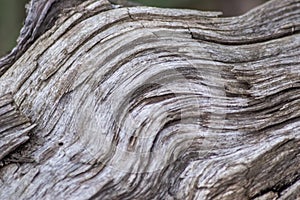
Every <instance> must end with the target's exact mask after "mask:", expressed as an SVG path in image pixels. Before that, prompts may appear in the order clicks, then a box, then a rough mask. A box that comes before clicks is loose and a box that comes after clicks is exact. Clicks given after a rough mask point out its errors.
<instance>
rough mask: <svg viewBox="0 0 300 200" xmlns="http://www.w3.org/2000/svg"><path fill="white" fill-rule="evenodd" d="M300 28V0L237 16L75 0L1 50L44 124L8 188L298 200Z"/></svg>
mask: <svg viewBox="0 0 300 200" xmlns="http://www.w3.org/2000/svg"><path fill="white" fill-rule="evenodd" d="M32 2H34V1H32ZM37 2H38V1H37ZM40 2H44V3H45V2H46V1H40ZM49 2H50V1H49ZM77 2H79V1H77ZM32 5H33V4H32ZM43 5H44V6H45V5H46V4H43ZM72 5H73V4H72ZM74 5H75V4H74ZM38 8H40V7H38ZM46 10H47V9H46ZM48 10H49V9H48ZM50 10H51V9H50ZM52 12H53V11H52ZM35 13H36V12H35ZM39 19H44V18H43V16H40V18H39ZM42 21H43V20H42ZM25 27H26V24H25ZM29 27H30V26H29ZM30 30H33V29H30ZM43 30H46V29H43ZM299 30H300V1H299V0H273V1H270V2H268V3H266V4H265V5H263V6H261V7H258V8H256V9H254V10H252V11H250V12H248V13H246V14H244V15H242V16H237V17H231V18H223V17H221V16H220V13H218V12H201V11H194V10H179V9H161V8H151V7H122V6H117V5H113V4H110V3H109V2H108V1H106V0H99V1H92V0H90V1H84V2H83V3H81V4H78V3H76V6H75V7H74V8H68V9H67V11H66V12H64V14H63V15H61V16H60V17H58V19H57V21H56V23H55V25H54V26H53V27H52V28H51V29H50V30H48V31H47V32H46V33H44V34H42V35H41V36H40V37H39V38H38V37H36V38H38V39H36V38H35V39H34V41H35V42H34V43H33V44H32V45H27V47H26V48H25V50H26V49H27V50H26V51H25V50H24V51H21V53H19V54H20V56H19V57H18V56H15V57H14V58H15V59H16V61H15V62H12V61H8V60H7V59H6V60H5V59H4V60H1V63H0V66H2V68H1V72H3V74H2V75H1V77H0V94H7V93H11V94H12V98H13V99H11V100H10V101H12V100H14V101H15V103H16V105H18V110H19V111H20V112H21V113H22V115H24V116H26V117H27V118H29V119H31V123H32V124H36V127H35V128H34V129H33V130H31V134H30V136H29V137H28V136H26V134H24V135H23V134H22V137H20V138H19V139H20V140H21V139H22V138H23V140H22V141H25V140H28V141H27V143H26V144H23V145H22V146H21V147H19V150H18V151H20V152H21V153H22V155H26V156H27V157H30V158H32V159H33V162H21V163H15V162H4V165H3V166H2V167H1V168H0V177H1V179H0V181H1V182H0V198H1V199H101V200H104V199H197V200H198V199H199V200H202V199H297V198H298V199H299V198H300V193H299V191H300V171H299V166H300V120H299V119H300V100H299V99H300V98H299V96H300V92H299V91H300V90H299V88H300V78H299V77H300V63H299V62H300V59H299V57H300V48H299V46H300V35H299ZM42 32H43V31H42ZM21 40H22V38H21ZM24 41H26V40H24ZM19 45H21V46H20V47H19V49H22V48H21V47H22V44H19ZM3 66H4V67H3ZM0 103H2V102H1V100H0ZM0 117H2V116H0ZM0 128H1V125H0ZM15 134H17V133H15ZM0 141H1V142H3V140H2V137H1V136H0ZM18 144H21V142H19V143H18ZM1 148H2V146H1V145H0V150H1ZM4 152H5V151H4ZM5 154H12V155H13V154H14V152H13V150H12V151H9V152H7V153H5ZM2 157H3V156H2ZM2 157H1V154H0V159H2ZM4 160H5V158H4Z"/></svg>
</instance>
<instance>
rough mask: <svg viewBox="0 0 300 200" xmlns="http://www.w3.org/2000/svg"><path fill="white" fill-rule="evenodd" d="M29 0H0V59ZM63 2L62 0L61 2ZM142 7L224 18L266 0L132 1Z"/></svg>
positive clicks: (15, 34) (12, 42)
mask: <svg viewBox="0 0 300 200" xmlns="http://www.w3.org/2000/svg"><path fill="white" fill-rule="evenodd" d="M28 1H29V0H0V57H1V56H3V55H5V54H6V53H8V52H9V51H10V50H11V49H12V48H13V47H14V46H15V45H16V39H17V37H18V35H19V32H20V29H21V27H22V24H23V22H24V18H25V4H26V3H27V2H28ZM62 1H63V0H62ZM132 1H135V2H139V3H141V4H143V5H149V6H158V7H173V8H193V9H199V10H205V11H222V12H223V13H224V16H235V15H239V14H242V13H245V12H247V11H248V10H250V9H251V8H253V7H255V6H257V5H259V4H262V3H263V2H265V1H266V0H132Z"/></svg>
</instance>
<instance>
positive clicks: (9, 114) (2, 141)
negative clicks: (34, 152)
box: [0, 94, 34, 161]
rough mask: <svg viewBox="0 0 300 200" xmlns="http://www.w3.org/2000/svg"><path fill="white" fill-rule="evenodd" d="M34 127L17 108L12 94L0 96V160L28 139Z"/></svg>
mask: <svg viewBox="0 0 300 200" xmlns="http://www.w3.org/2000/svg"><path fill="white" fill-rule="evenodd" d="M33 128H34V125H32V124H31V123H30V120H29V119H28V118H26V117H25V116H24V115H22V113H20V112H19V111H18V110H17V106H16V105H15V104H14V102H13V99H12V95H11V94H6V95H4V96H1V97H0V161H1V160H2V159H3V158H4V157H5V156H7V155H8V154H10V153H11V152H13V151H15V150H16V149H17V148H18V147H19V146H20V145H22V144H24V143H25V142H26V141H28V140H29V131H30V130H31V129H33Z"/></svg>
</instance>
